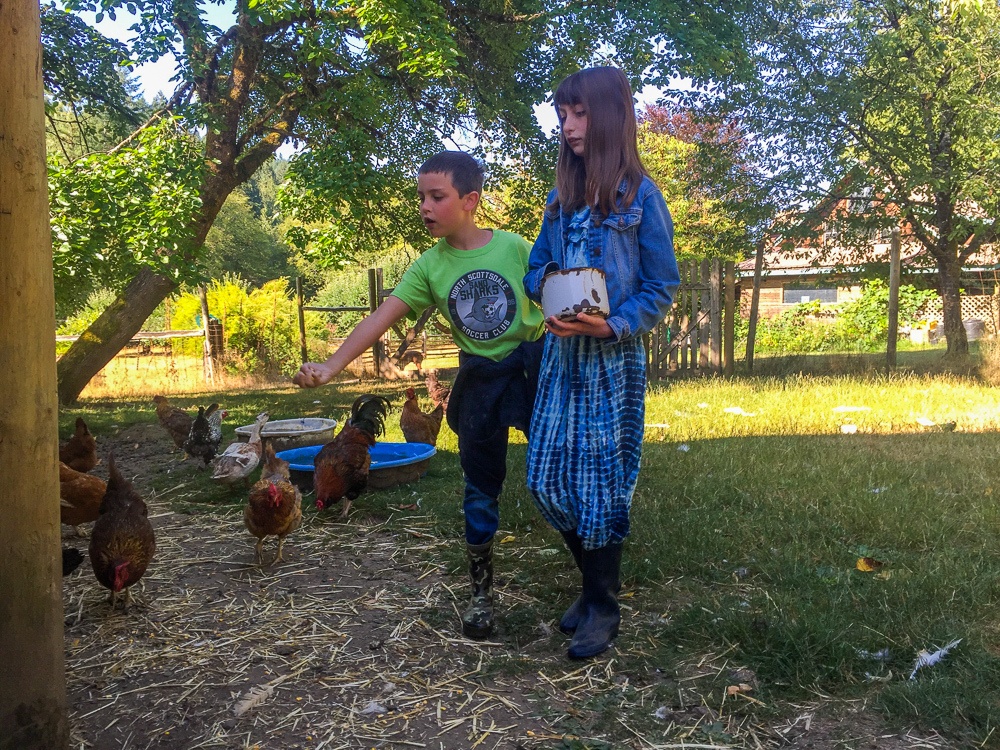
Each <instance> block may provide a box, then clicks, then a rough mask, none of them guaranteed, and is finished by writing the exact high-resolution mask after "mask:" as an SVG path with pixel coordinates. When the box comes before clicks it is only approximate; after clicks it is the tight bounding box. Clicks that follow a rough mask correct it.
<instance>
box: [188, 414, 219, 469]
mask: <svg viewBox="0 0 1000 750" xmlns="http://www.w3.org/2000/svg"><path fill="white" fill-rule="evenodd" d="M224 416H226V412H225V410H223V409H220V408H219V405H218V404H212V405H211V406H209V407H208V408H207V409H206V408H205V407H204V406H199V407H198V416H197V417H195V418H194V422H192V423H191V432H189V433H188V438H187V440H185V441H184V452H185V453H187V454H188V455H189V456H191V457H192V458H200V459H201V460H202V461H204V462H205V466H208V464H209V462H210V461H211V460H212V459H213V458H215V454H216V453H218V452H219V445H220V444H221V443H222V418H223V417H224Z"/></svg>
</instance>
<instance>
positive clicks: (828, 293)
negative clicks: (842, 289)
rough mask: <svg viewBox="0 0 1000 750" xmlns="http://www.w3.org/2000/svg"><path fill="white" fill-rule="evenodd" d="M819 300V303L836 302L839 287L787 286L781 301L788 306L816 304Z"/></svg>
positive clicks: (782, 292) (782, 293)
mask: <svg viewBox="0 0 1000 750" xmlns="http://www.w3.org/2000/svg"><path fill="white" fill-rule="evenodd" d="M817 300H818V301H819V302H836V301H837V287H835V286H804V285H801V284H786V285H785V286H784V288H783V289H782V290H781V301H782V303H783V304H786V305H797V304H799V303H800V302H816V301H817Z"/></svg>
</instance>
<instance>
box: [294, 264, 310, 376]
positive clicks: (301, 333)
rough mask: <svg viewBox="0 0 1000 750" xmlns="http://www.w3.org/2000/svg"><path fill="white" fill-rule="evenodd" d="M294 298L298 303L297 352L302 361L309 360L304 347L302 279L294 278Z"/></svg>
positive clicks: (304, 318)
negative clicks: (300, 354)
mask: <svg viewBox="0 0 1000 750" xmlns="http://www.w3.org/2000/svg"><path fill="white" fill-rule="evenodd" d="M295 298H296V299H297V300H298V302H299V350H300V351H301V352H302V361H303V362H306V361H307V360H308V359H309V349H308V348H307V347H306V312H305V310H303V309H302V308H303V307H305V293H304V292H303V291H302V277H301V276H296V277H295Z"/></svg>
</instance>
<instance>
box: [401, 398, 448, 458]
mask: <svg viewBox="0 0 1000 750" xmlns="http://www.w3.org/2000/svg"><path fill="white" fill-rule="evenodd" d="M442 417H444V404H438V405H437V406H436V407H435V408H434V410H433V411H431V412H428V413H427V414H424V413H423V412H422V411H420V406H419V404H417V392H416V391H415V390H413V389H412V388H407V389H406V401H404V402H403V410H402V412H401V413H400V415H399V427H400V429H402V430H403V437H404V438H406V442H408V443H427V444H428V445H437V439H438V433H439V432H441V418H442Z"/></svg>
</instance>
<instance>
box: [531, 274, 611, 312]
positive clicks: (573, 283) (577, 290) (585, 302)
mask: <svg viewBox="0 0 1000 750" xmlns="http://www.w3.org/2000/svg"><path fill="white" fill-rule="evenodd" d="M542 313H543V314H544V315H545V317H546V318H558V319H560V320H569V319H572V318H575V317H576V314H577V313H587V314H588V315H600V316H601V317H602V318H606V317H608V315H610V314H611V307H610V306H609V305H608V286H607V284H606V283H605V282H604V271H602V270H601V269H600V268H563V269H562V270H559V271H553V272H552V273H547V274H545V277H544V278H543V279H542Z"/></svg>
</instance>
